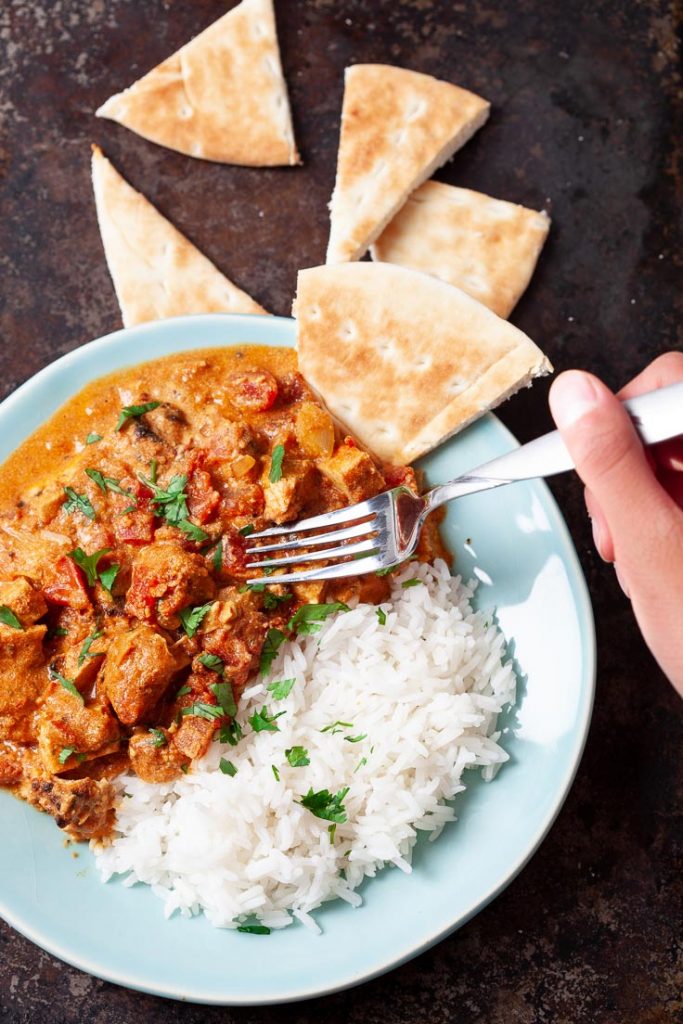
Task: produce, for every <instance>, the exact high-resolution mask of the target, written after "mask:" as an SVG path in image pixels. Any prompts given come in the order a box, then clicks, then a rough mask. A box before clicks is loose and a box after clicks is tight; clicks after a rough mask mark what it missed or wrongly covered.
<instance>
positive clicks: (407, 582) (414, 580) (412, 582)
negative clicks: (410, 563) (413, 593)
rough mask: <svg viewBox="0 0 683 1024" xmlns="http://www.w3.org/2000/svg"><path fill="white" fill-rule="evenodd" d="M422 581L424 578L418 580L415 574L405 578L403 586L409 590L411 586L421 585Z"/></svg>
mask: <svg viewBox="0 0 683 1024" xmlns="http://www.w3.org/2000/svg"><path fill="white" fill-rule="evenodd" d="M421 583H422V580H418V579H417V577H415V576H413V578H412V579H410V580H404V581H403V583H402V584H401V586H402V587H403V589H404V590H407V589H408V588H409V587H419V586H420V584H421Z"/></svg>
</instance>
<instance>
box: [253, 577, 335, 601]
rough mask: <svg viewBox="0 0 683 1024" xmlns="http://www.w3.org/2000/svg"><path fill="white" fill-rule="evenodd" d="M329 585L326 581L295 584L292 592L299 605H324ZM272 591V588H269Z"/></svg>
mask: <svg viewBox="0 0 683 1024" xmlns="http://www.w3.org/2000/svg"><path fill="white" fill-rule="evenodd" d="M327 587H328V583H327V581H326V580H311V582H310V583H293V584H292V590H293V591H294V596H295V598H296V601H297V603H298V604H324V603H325V593H326V592H327ZM268 589H269V590H272V589H273V588H272V587H269V588H268Z"/></svg>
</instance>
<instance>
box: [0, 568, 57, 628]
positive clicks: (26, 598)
mask: <svg viewBox="0 0 683 1024" xmlns="http://www.w3.org/2000/svg"><path fill="white" fill-rule="evenodd" d="M0 605H5V607H6V608H9V609H11V611H13V612H14V614H15V615H16V617H17V618H18V619H19V621H20V622H21V624H22V626H23V627H24V629H25V628H26V627H27V626H32V625H33V624H34V623H35V622H37V621H38V619H42V617H43V615H45V614H46V613H47V605H46V604H45V599H44V597H43V595H42V594H41V592H40V591H39V590H36V589H35V587H34V586H33V585H32V584H31V583H30V582H29V580H27V579H26V577H25V576H19V577H18V578H17V579H15V580H8V581H7V582H5V581H0Z"/></svg>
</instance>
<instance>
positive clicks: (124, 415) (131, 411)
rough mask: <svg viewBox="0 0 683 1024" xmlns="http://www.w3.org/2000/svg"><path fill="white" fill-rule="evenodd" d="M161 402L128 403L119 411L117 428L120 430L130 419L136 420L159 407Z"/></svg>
mask: <svg viewBox="0 0 683 1024" xmlns="http://www.w3.org/2000/svg"><path fill="white" fill-rule="evenodd" d="M160 405H161V402H144V403H143V404H142V405H126V406H124V407H123V409H122V410H121V412H120V413H119V418H118V422H117V424H116V427H115V428H114V429H115V430H120V429H121V427H122V426H123V425H124V423H127V422H128V420H135V419H137V418H138V416H144V414H145V413H146V412H151V411H152V409H158V408H159V406H160Z"/></svg>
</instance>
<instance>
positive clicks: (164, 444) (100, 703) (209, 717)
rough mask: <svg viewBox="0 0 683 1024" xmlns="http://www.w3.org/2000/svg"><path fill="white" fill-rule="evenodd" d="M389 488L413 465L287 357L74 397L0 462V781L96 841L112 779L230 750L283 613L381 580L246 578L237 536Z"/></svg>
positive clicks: (381, 586)
mask: <svg viewBox="0 0 683 1024" xmlns="http://www.w3.org/2000/svg"><path fill="white" fill-rule="evenodd" d="M398 483H407V484H408V485H409V486H413V487H414V486H415V477H414V474H413V472H412V470H410V469H407V468H403V467H388V466H381V465H379V464H377V462H376V461H374V460H373V458H371V456H370V455H369V454H368V453H367V452H365V451H363V450H362V449H361V448H360V447H359V446H358V445H357V444H356V443H355V442H354V440H353V439H352V438H350V437H348V436H345V435H344V434H343V433H342V432H340V430H339V429H338V428H337V427H336V426H335V424H334V423H333V422H332V420H331V419H330V417H329V416H328V414H327V413H326V412H325V411H324V409H323V408H322V407H321V406H320V404H319V403H318V402H317V400H316V398H315V397H314V395H313V394H312V392H311V391H310V389H309V388H308V386H307V385H306V383H305V381H304V379H303V378H302V377H301V375H300V374H299V373H298V372H297V365H296V355H295V353H294V352H293V351H291V350H287V349H271V348H265V347H251V346H247V347H245V348H243V349H241V348H228V349H215V350H214V349H210V350H204V351H198V352H193V353H185V354H181V355H176V356H172V357H169V358H166V359H160V360H156V361H154V362H149V363H145V364H143V365H141V366H136V367H134V368H132V369H128V370H124V371H122V372H119V373H115V374H112V375H111V376H109V377H106V378H103V379H101V380H98V381H96V382H94V383H93V384H91V385H89V386H88V387H87V388H85V390H84V391H82V392H81V393H80V394H79V395H77V396H76V397H75V398H74V399H72V400H71V401H70V402H69V403H68V404H67V405H65V406H64V407H63V408H62V409H61V410H60V411H59V412H58V413H57V415H56V416H54V417H53V418H52V419H51V420H50V421H49V422H48V423H47V424H46V425H45V426H44V427H42V428H41V429H40V430H39V431H37V433H35V434H34V435H33V436H32V437H31V438H30V439H29V440H28V441H26V442H25V443H24V444H23V445H22V446H21V447H20V448H19V449H18V451H17V452H16V453H15V454H14V455H13V456H12V457H11V458H10V459H9V460H8V462H7V463H6V464H5V465H4V466H3V467H2V469H0V785H2V786H5V787H9V788H10V789H11V790H12V791H13V792H14V793H15V794H17V795H18V796H20V797H22V798H24V799H26V800H28V801H30V802H31V803H32V804H34V805H35V806H37V807H39V808H41V809H42V810H44V811H47V812H48V813H50V814H52V815H53V816H54V817H55V818H56V820H57V823H58V825H59V826H60V827H61V828H64V829H65V830H66V831H67V832H68V833H69V834H70V835H72V836H74V837H76V838H92V837H102V836H105V835H106V834H107V833H108V832H109V831H110V829H111V827H112V824H113V820H114V816H115V810H114V796H115V792H114V787H113V786H112V784H111V781H110V780H111V779H112V778H113V777H114V776H116V775H117V774H119V773H120V772H123V771H127V770H132V771H133V772H135V773H136V774H137V775H138V776H140V778H142V779H145V780H147V781H151V782H156V781H167V780H170V779H172V778H174V777H175V776H177V775H178V774H179V773H181V772H183V771H187V770H188V768H189V767H190V765H191V764H192V762H193V761H194V760H195V759H196V758H199V757H201V756H202V754H203V753H204V752H205V751H206V749H207V746H208V744H209V743H210V742H211V741H212V739H213V738H214V737H215V738H220V739H222V740H223V741H226V742H230V743H235V742H237V740H238V739H239V738H240V735H241V733H240V728H239V725H238V724H237V723H236V722H235V720H234V716H235V711H236V703H237V702H238V700H239V696H240V693H241V691H242V689H243V688H244V686H245V683H246V682H247V680H248V679H249V678H250V677H252V676H254V675H255V674H256V673H257V672H258V671H259V667H260V665H263V664H264V662H265V663H268V661H269V660H272V657H273V655H274V652H275V651H276V649H277V647H278V646H279V644H280V643H281V642H282V641H283V639H284V638H285V637H286V636H291V635H293V634H294V633H295V632H296V629H297V622H300V621H305V620H306V615H305V614H304V615H302V614H301V613H300V614H299V615H298V616H297V612H298V611H299V610H300V609H301V608H302V607H303V606H304V605H306V606H311V605H314V606H320V605H327V606H331V608H332V610H333V609H334V606H335V603H336V602H340V603H341V602H347V601H348V600H349V599H350V598H352V597H358V598H360V599H361V600H364V601H372V602H378V601H381V600H383V599H385V598H386V596H387V594H388V590H389V582H388V580H387V578H386V577H381V576H377V575H374V574H369V575H365V576H361V577H356V578H353V579H350V580H340V581H332V582H328V583H311V584H294V585H293V586H291V587H285V586H282V585H277V583H276V582H274V581H275V580H276V576H272V575H271V576H270V577H264V581H265V582H266V585H258V586H257V587H256V588H255V589H254V588H250V587H248V586H247V585H246V583H245V581H246V579H247V578H249V577H250V576H253V573H254V571H253V570H247V569H246V568H245V561H246V558H245V547H246V546H247V540H248V535H249V534H250V533H251V532H253V531H254V530H259V529H263V528H266V527H268V526H269V525H272V524H273V523H286V522H289V521H291V520H295V519H297V518H300V517H301V516H303V515H314V514H316V513H319V512H322V511H327V510H330V509H334V508H339V507H342V506H344V505H348V504H349V503H353V502H356V501H359V500H362V499H363V498H366V497H368V496H370V495H373V494H376V493H378V492H379V491H382V490H384V489H386V488H387V487H392V486H396V485H397V484H398ZM436 554H443V551H442V549H441V547H440V541H439V535H438V528H437V527H436V526H435V525H432V527H431V528H429V529H427V530H425V531H424V534H423V541H422V549H421V551H420V556H421V557H422V558H424V559H431V558H433V557H434V556H435V555H436ZM307 611H308V612H309V613H312V615H313V618H316V616H317V618H318V620H320V619H321V618H322V617H324V615H325V614H327V613H329V611H330V608H329V607H328V608H325V609H316V608H314V609H311V608H310V607H308V609H307Z"/></svg>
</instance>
